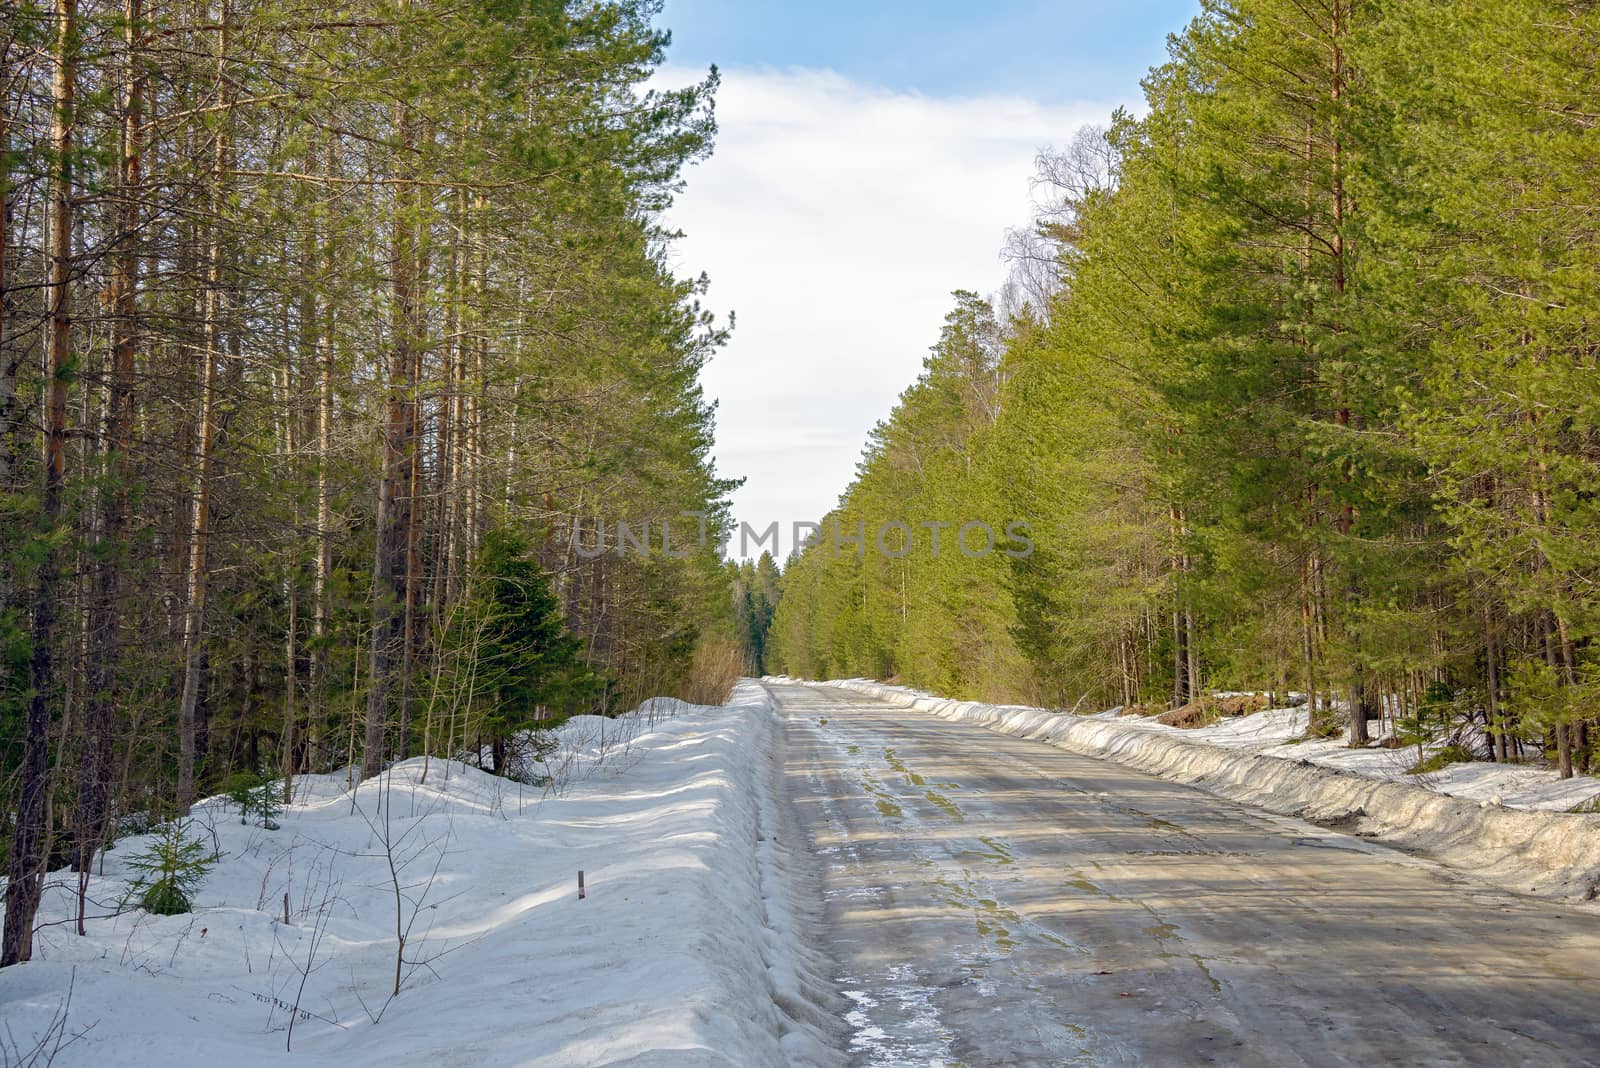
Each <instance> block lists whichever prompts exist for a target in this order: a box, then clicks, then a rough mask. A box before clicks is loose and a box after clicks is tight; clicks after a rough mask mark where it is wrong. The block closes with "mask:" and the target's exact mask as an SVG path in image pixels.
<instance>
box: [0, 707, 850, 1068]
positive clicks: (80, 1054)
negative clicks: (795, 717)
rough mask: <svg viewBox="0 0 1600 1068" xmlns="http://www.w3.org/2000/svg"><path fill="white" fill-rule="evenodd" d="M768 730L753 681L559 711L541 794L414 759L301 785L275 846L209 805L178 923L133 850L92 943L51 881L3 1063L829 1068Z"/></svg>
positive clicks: (60, 877)
mask: <svg viewBox="0 0 1600 1068" xmlns="http://www.w3.org/2000/svg"><path fill="white" fill-rule="evenodd" d="M775 721H776V716H775V714H774V711H773V706H772V703H771V699H770V697H769V696H768V695H767V693H766V691H765V690H764V689H763V688H762V686H761V685H760V684H759V683H755V682H750V681H745V682H741V683H740V684H739V686H738V688H737V689H736V690H735V692H734V694H733V697H732V699H731V700H730V702H729V703H728V704H727V705H724V706H720V707H701V706H693V705H685V704H683V703H682V702H678V701H672V700H662V699H657V700H655V701H652V702H648V703H647V704H646V705H645V706H643V707H641V708H640V709H639V710H638V711H637V712H635V713H633V714H631V715H630V716H627V717H622V718H619V719H616V720H602V719H598V718H596V717H582V718H580V719H577V720H574V721H571V722H569V723H568V724H567V725H565V726H564V727H562V728H561V729H560V731H559V734H558V741H559V747H558V749H557V751H556V753H555V754H553V755H552V756H551V757H549V758H548V763H549V765H550V769H551V770H552V771H554V772H556V773H557V774H556V775H555V777H554V778H553V779H552V780H551V781H550V782H549V783H546V784H545V785H544V786H543V787H541V786H538V785H526V784H519V783H518V782H514V781H511V780H508V779H504V778H497V777H495V776H492V775H489V774H487V773H485V772H483V771H480V770H478V769H476V768H473V767H469V766H466V765H463V764H461V763H459V762H449V763H445V762H441V761H439V760H437V759H434V760H424V759H421V758H418V759H413V760H408V761H405V762H402V763H399V764H397V765H395V766H394V767H393V768H392V769H390V770H389V771H388V772H387V773H386V774H384V775H382V776H380V777H378V778H374V779H371V780H369V781H367V782H365V783H362V784H361V785H360V786H359V788H357V789H355V790H354V791H352V790H350V789H349V786H348V780H347V778H346V776H345V775H334V776H314V777H309V778H304V779H300V780H297V781H296V784H295V801H294V803H293V804H292V805H291V806H289V808H288V809H287V811H286V812H285V813H283V814H282V815H281V816H278V817H276V822H277V823H278V824H279V828H278V829H276V830H268V829H266V828H264V827H262V826H259V825H258V824H259V821H257V820H250V821H247V822H245V823H244V824H241V817H240V814H239V811H238V809H237V808H236V807H235V806H233V805H231V804H230V803H229V802H228V801H227V800H226V799H225V798H212V799H210V800H208V801H205V802H203V803H201V804H200V805H198V806H196V809H195V814H194V821H193V824H192V828H193V832H192V833H195V834H198V835H199V836H201V837H202V838H203V839H204V841H205V842H207V843H208V845H211V846H213V847H214V848H215V850H216V852H217V853H219V854H220V857H221V859H220V860H219V861H218V862H217V864H216V866H215V868H214V869H213V870H212V871H211V873H210V875H209V877H208V878H207V879H206V881H205V883H204V885H203V887H202V889H201V890H200V892H199V894H198V896H197V899H196V902H195V904H196V908H195V911H193V912H192V913H190V914H187V915H180V916H152V915H149V914H147V913H145V912H144V911H142V910H140V909H137V908H135V907H132V906H126V905H125V906H121V907H119V906H118V902H119V900H120V899H122V898H123V897H124V896H125V891H126V888H127V885H128V881H129V878H128V877H129V870H128V868H127V860H128V858H129V857H131V856H133V855H135V854H137V853H138V852H139V851H140V850H141V849H143V848H145V847H146V846H148V845H149V841H150V840H149V838H148V837H138V838H126V839H123V840H122V841H120V842H119V843H117V846H116V848H115V849H114V850H113V851H111V853H110V854H108V856H107V858H106V862H105V869H104V874H103V875H96V877H95V878H94V879H93V880H92V883H91V886H90V895H91V899H92V901H93V902H95V903H96V904H95V905H93V906H91V908H90V910H89V919H88V922H87V929H88V934H87V935H86V936H84V937H79V936H78V935H76V934H75V933H74V928H73V925H72V924H71V923H70V922H69V921H70V918H71V917H72V915H73V911H74V910H73V892H72V891H73V889H75V886H76V878H77V877H76V876H75V875H73V874H72V873H70V872H57V873H55V874H53V875H52V876H51V877H50V878H49V879H48V880H47V890H46V893H45V899H44V905H43V907H42V909H41V910H40V915H39V921H40V922H41V923H42V924H45V925H46V926H44V927H43V928H42V929H41V930H40V931H39V934H38V936H37V937H36V950H35V958H34V960H33V961H32V962H30V963H28V964H24V965H19V966H17V967H13V968H7V969H5V970H4V972H0V1016H3V1018H4V1020H5V1026H4V1030H3V1031H0V1040H3V1041H4V1042H5V1044H6V1049H5V1056H4V1057H3V1058H0V1062H3V1063H11V1062H13V1061H22V1060H23V1059H24V1056H25V1055H26V1054H27V1053H28V1052H29V1051H30V1050H38V1051H39V1053H38V1059H37V1063H41V1064H43V1063H47V1062H48V1055H49V1054H51V1053H55V1059H54V1063H55V1064H56V1065H58V1066H63V1068H66V1066H72V1065H95V1066H101V1065H107V1064H115V1065H119V1066H123V1068H143V1066H162V1068H175V1066H184V1065H204V1066H206V1068H215V1066H217V1065H245V1064H249V1065H254V1064H261V1063H266V1062H270V1061H273V1060H276V1059H279V1058H282V1059H285V1060H288V1059H291V1058H292V1059H293V1060H294V1061H295V1063H297V1064H313V1065H315V1064H327V1065H338V1066H340V1068H358V1066H362V1065H374V1066H377V1065H383V1066H386V1068H387V1066H390V1065H395V1064H439V1065H500V1064H518V1065H550V1066H556V1065H561V1066H569V1065H576V1064H583V1065H600V1064H621V1063H626V1064H630V1065H677V1064H695V1065H716V1064H725V1065H730V1066H733V1065H737V1066H740V1068H748V1066H761V1065H788V1064H819V1065H830V1064H833V1063H836V1056H837V1055H836V1054H835V1053H834V1052H833V1050H834V1048H835V1046H836V1043H835V1042H833V1041H832V1040H831V1038H830V1034H829V1029H830V1028H831V1027H832V1026H833V1025H832V1024H830V1023H829V1016H830V1012H828V1011H825V1010H824V1008H823V1007H822V1006H824V1005H826V1004H827V999H828V998H830V997H832V996H833V995H832V994H831V993H830V991H829V986H828V983H827V981H826V976H827V975H828V972H829V968H828V966H827V964H826V962H825V961H823V960H822V959H821V958H820V957H818V956H817V951H816V950H814V949H812V948H809V947H808V946H806V944H805V940H804V938H803V936H802V932H803V931H804V930H805V928H806V926H807V925H808V924H809V923H810V922H812V920H813V917H812V916H810V915H809V914H808V909H809V908H810V907H811V906H810V904H809V902H811V901H812V900H813V899H814V898H815V899H816V900H820V898H819V897H817V896H816V895H813V894H811V893H809V892H806V891H805V888H804V883H805V880H807V879H808V878H810V877H811V876H810V875H809V874H808V868H809V865H808V864H807V863H806V861H805V850H804V848H803V847H802V848H797V847H799V846H800V842H801V839H800V838H799V836H798V834H797V833H796V832H794V831H792V830H791V829H790V825H789V824H788V823H787V819H788V817H787V814H786V811H785V810H784V808H783V806H782V805H781V804H779V802H778V800H777V799H778V797H779V793H778V789H779V783H780V782H781V779H780V776H781V770H782V769H781V766H780V762H781V759H782V756H781V747H779V746H777V745H776V744H774V742H773V736H774V734H775V729H774V724H775ZM796 856H798V857H799V858H800V859H799V861H798V862H797V861H796V859H795V858H796ZM391 861H392V867H393V874H392V875H391ZM580 870H582V871H583V872H584V877H585V880H584V881H585V885H586V896H585V898H584V899H582V900H580V899H579V897H578V872H579V871H580ZM286 902H287V904H286ZM285 910H287V917H286V916H285ZM401 933H404V934H405V936H406V938H405V945H404V951H403V952H400V951H399V943H400V938H399V936H400V934H401ZM397 978H398V981H399V986H400V992H399V994H398V995H396V994H395V993H394V988H395V984H396V980H397ZM291 1047H292V1051H293V1052H292V1053H291V1052H287V1051H288V1050H289V1049H291Z"/></svg>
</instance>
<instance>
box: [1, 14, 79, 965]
mask: <svg viewBox="0 0 1600 1068" xmlns="http://www.w3.org/2000/svg"><path fill="white" fill-rule="evenodd" d="M56 20H57V25H56V55H55V61H56V64H55V65H56V69H55V76H54V79H53V83H52V94H51V95H52V97H53V98H54V99H53V101H52V103H53V104H54V116H53V120H52V123H51V131H50V132H51V138H50V139H51V148H52V151H53V153H54V155H55V159H54V167H55V180H54V182H53V183H52V184H53V189H52V193H51V204H50V222H49V233H48V235H47V238H48V242H49V252H50V262H49V272H48V277H47V279H46V286H45V293H46V294H47V300H48V304H49V323H48V336H47V343H46V360H47V368H48V370H49V373H50V377H49V384H48V386H47V388H46V397H45V424H44V426H45V437H44V496H43V500H42V501H41V502H40V521H41V523H42V524H43V526H44V529H45V531H46V535H47V537H49V542H48V547H47V548H46V550H45V554H44V559H43V560H42V561H40V564H39V579H38V584H37V586H36V589H35V598H34V604H33V634H32V639H33V649H32V655H31V656H30V658H29V661H28V684H29V687H30V688H31V690H32V691H33V692H32V695H31V696H30V697H29V699H28V710H27V717H26V724H25V726H24V731H25V733H24V736H23V749H22V765H21V767H20V768H19V769H18V774H17V822H16V830H15V832H14V833H13V835H12V840H11V863H10V866H9V869H8V878H7V881H6V897H5V900H6V919H5V931H4V935H3V937H0V967H4V966H6V965H10V964H17V963H20V962H22V961H26V960H28V959H30V958H31V957H32V956H33V918H34V915H35V914H36V913H37V912H38V909H39V897H40V894H41V893H42V891H43V888H44V867H45V863H46V857H45V839H46V834H47V827H46V822H47V821H46V815H45V814H46V803H47V800H48V794H49V778H50V770H49V745H50V709H51V705H52V704H53V703H54V700H55V697H56V679H55V664H54V661H53V660H52V656H51V654H52V652H53V646H54V644H55V619H56V616H55V613H56V596H57V589H58V586H59V584H60V575H59V574H58V573H57V566H58V565H57V550H56V548H55V538H54V537H53V531H54V528H55V527H56V526H57V525H58V524H59V523H60V522H61V515H62V511H63V508H62V497H63V495H64V492H65V488H66V441H67V380H68V377H69V376H70V374H71V365H72V289H71V286H72V209H73V200H72V183H73V167H72V163H73V159H72V157H73V151H74V149H73V133H74V130H73V127H74V125H75V123H76V118H77V117H76V114H75V111H76V104H77V99H76V98H77V57H76V51H77V47H78V40H77V38H78V8H77V0H57V5H56Z"/></svg>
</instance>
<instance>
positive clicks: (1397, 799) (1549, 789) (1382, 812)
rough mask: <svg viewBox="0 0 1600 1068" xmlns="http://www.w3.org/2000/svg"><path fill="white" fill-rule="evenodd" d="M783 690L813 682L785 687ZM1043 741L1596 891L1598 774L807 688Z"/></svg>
mask: <svg viewBox="0 0 1600 1068" xmlns="http://www.w3.org/2000/svg"><path fill="white" fill-rule="evenodd" d="M782 681H785V682H799V681H803V680H792V679H783V680H782ZM806 684H807V685H813V686H821V687H833V688H838V689H843V690H847V691H851V692H855V693H860V694H863V695H866V696H869V697H875V698H878V699H880V700H884V701H888V702H891V703H893V704H896V705H899V706H901V707H904V708H911V709H915V710H918V711H922V712H928V713H930V714H932V715H936V716H939V717H941V718H943V719H948V720H953V721H956V722H962V723H971V724H974V725H977V726H982V727H987V728H990V729H992V730H997V731H1001V732H1003V733H1006V734H1011V735H1016V736H1018V737H1023V738H1033V739H1037V740H1039V741H1044V742H1048V743H1050V744H1052V745H1057V746H1060V747H1061V748H1063V749H1069V750H1072V751H1074V752H1079V753H1084V754H1086V755H1089V756H1095V757H1101V758H1104V759H1108V760H1114V761H1116V762H1118V763H1121V764H1126V765H1128V766H1130V767H1135V768H1139V769H1140V770H1143V771H1148V772H1152V773H1154V774H1157V775H1160V776H1162V777H1163V778H1169V779H1173V780H1175V781H1178V782H1184V783H1188V784H1190V785H1193V786H1198V787H1200V788H1202V789H1204V790H1206V791H1208V792H1210V793H1213V794H1216V795H1218V796H1221V797H1226V798H1229V799H1231V800H1235V801H1241V802H1244V803H1247V804H1251V805H1255V806H1257V807H1260V808H1264V809H1266V810H1268V811H1270V812H1276V813H1279V814H1283V815H1291V816H1298V817H1300V818H1302V819H1306V820H1309V821H1311V822H1314V823H1318V824H1321V825H1323V826H1327V827H1331V828H1337V829H1339V830H1344V831H1349V832H1351V833H1353V834H1358V835H1361V836H1363V837H1370V838H1376V839H1379V840H1381V841H1384V842H1388V843H1390V844H1393V845H1396V846H1399V847H1400V848H1403V849H1408V850H1414V851H1417V852H1420V853H1423V854H1425V855H1427V856H1428V857H1430V858H1432V859H1434V860H1437V861H1439V862H1441V863H1443V864H1446V865H1448V866H1450V867H1454V868H1459V869H1462V870H1464V871H1467V872H1470V873H1471V874H1472V875H1473V876H1474V877H1476V878H1480V879H1484V880H1486V881H1489V882H1491V883H1494V884H1495V885H1498V886H1502V887H1505V888H1507V889H1511V890H1515V891H1517V892H1520V893H1531V894H1537V895H1541V896H1547V897H1555V898H1565V899H1576V900H1592V899H1594V898H1595V897H1596V895H1597V890H1600V815H1593V814H1579V813H1572V812H1568V811H1565V810H1566V809H1568V808H1571V807H1573V806H1576V805H1579V804H1582V803H1584V802H1588V801H1592V800H1593V799H1594V798H1595V797H1596V796H1600V781H1597V780H1596V779H1594V778H1590V777H1583V778H1579V779H1567V780H1562V779H1559V778H1557V776H1556V774H1555V773H1554V772H1551V771H1545V770H1542V769H1534V768H1527V767H1524V766H1518V765H1507V764H1481V765H1480V764H1468V765H1459V766H1457V765H1452V766H1449V767H1447V768H1446V769H1444V770H1443V771H1441V772H1437V773H1434V774H1432V775H1429V776H1423V777H1420V779H1421V781H1418V779H1419V777H1417V776H1410V775H1406V774H1405V768H1406V767H1408V766H1409V764H1410V763H1411V762H1412V761H1413V760H1414V759H1415V754H1416V750H1415V749H1411V750H1409V751H1408V755H1402V754H1400V753H1399V751H1396V750H1384V749H1354V750H1352V749H1348V748H1346V747H1345V746H1344V745H1343V744H1342V743H1341V742H1339V741H1337V740H1331V741H1305V742H1300V743H1298V744H1291V739H1293V738H1295V737H1297V736H1299V735H1303V734H1304V732H1305V726H1306V725H1305V715H1306V713H1305V710H1304V709H1273V710H1269V711H1265V712H1259V713H1256V714H1254V715H1251V716H1246V717H1242V718H1239V719H1234V720H1227V721H1224V722H1222V723H1220V724H1218V725H1215V726H1211V727H1202V728H1198V729H1191V730H1183V729H1179V728H1174V727H1168V726H1164V725H1162V724H1159V723H1156V722H1154V721H1153V720H1146V719H1140V718H1134V717H1120V716H1118V715H1117V714H1116V710H1111V711H1109V712H1103V713H1099V714H1095V715H1087V716H1084V715H1073V714H1071V713H1063V712H1055V711H1049V710H1045V709H1039V708H1029V707H1026V706H1021V705H993V704H985V703H983V702H979V701H957V700H952V699H949V698H944V697H938V696H935V695H933V694H928V693H923V692H921V691H918V690H912V689H908V688H906V687H901V686H889V685H886V684H884V683H880V682H874V681H871V680H868V679H842V680H831V681H828V682H809V683H806Z"/></svg>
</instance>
